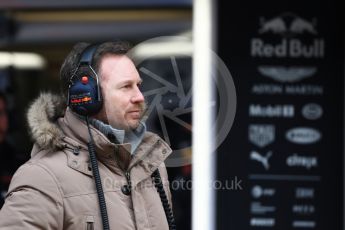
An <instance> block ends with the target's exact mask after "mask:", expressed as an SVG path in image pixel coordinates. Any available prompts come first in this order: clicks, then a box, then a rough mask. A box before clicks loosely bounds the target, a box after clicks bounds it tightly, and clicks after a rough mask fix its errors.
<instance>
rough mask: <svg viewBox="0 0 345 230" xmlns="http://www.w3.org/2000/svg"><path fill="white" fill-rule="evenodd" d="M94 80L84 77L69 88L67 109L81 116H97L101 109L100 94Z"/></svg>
mask: <svg viewBox="0 0 345 230" xmlns="http://www.w3.org/2000/svg"><path fill="white" fill-rule="evenodd" d="M98 88H99V87H98V85H97V82H96V80H95V78H93V77H90V76H87V75H84V76H83V77H82V78H79V79H78V80H77V81H76V82H74V84H73V85H71V86H70V88H69V98H68V103H69V107H70V108H71V109H72V111H74V112H75V113H77V114H79V115H82V116H92V115H95V114H97V113H98V112H99V111H100V110H101V108H102V104H103V102H102V96H101V92H98Z"/></svg>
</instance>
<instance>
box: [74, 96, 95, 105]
mask: <svg viewBox="0 0 345 230" xmlns="http://www.w3.org/2000/svg"><path fill="white" fill-rule="evenodd" d="M91 100H92V99H91V97H82V98H72V99H71V104H82V103H87V102H91Z"/></svg>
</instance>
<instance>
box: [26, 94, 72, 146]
mask: <svg viewBox="0 0 345 230" xmlns="http://www.w3.org/2000/svg"><path fill="white" fill-rule="evenodd" d="M65 107H66V106H65V102H64V100H63V97H62V96H58V95H54V94H51V93H41V94H40V96H39V97H38V98H37V99H36V100H34V102H33V103H32V104H31V105H30V107H29V109H28V112H27V121H28V125H29V132H30V135H31V138H32V139H33V140H34V141H35V142H36V143H37V144H38V145H39V146H40V147H41V148H48V149H49V148H53V149H54V148H60V147H62V146H61V138H62V137H63V136H64V135H63V132H62V131H61V129H60V128H59V126H58V125H57V119H58V118H59V117H62V116H63V115H64V113H65Z"/></svg>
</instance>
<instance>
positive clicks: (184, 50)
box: [0, 0, 345, 230]
mask: <svg viewBox="0 0 345 230" xmlns="http://www.w3.org/2000/svg"><path fill="white" fill-rule="evenodd" d="M195 2H197V0H195V1H194V3H193V1H192V0H164V1H160V0H141V1H139V0H135V1H125V0H100V1H93V0H69V1H63V0H62V1H54V2H53V1H43V0H30V1H25V0H11V1H9V0H8V1H7V0H2V1H0V47H1V48H0V92H2V93H3V94H4V95H5V96H6V105H7V106H4V103H1V97H0V122H1V123H0V124H2V125H1V126H0V128H2V130H3V131H1V130H0V134H2V136H5V133H6V137H4V138H1V136H0V142H1V143H2V144H1V145H2V147H1V148H0V153H1V154H0V157H1V161H0V163H1V167H0V171H1V174H0V179H1V181H0V182H1V185H0V186H1V187H0V189H1V192H2V194H1V195H2V196H3V195H4V194H5V193H6V186H8V183H9V181H10V179H11V175H12V174H13V172H14V171H15V170H16V168H17V167H18V166H19V165H20V164H22V163H23V162H25V161H26V160H27V159H28V158H29V153H30V151H31V147H32V143H31V140H30V138H29V135H28V133H27V124H26V120H25V114H26V110H27V108H28V106H29V103H30V102H31V101H32V100H33V99H34V98H35V97H36V96H37V95H38V94H39V93H40V92H41V91H53V92H59V69H60V65H61V63H62V61H63V59H64V57H65V56H66V55H67V53H68V52H69V51H70V49H71V48H72V47H73V45H74V44H75V43H76V42H79V41H85V42H93V43H96V42H102V41H110V40H115V39H121V40H127V41H129V42H131V43H132V45H133V46H134V47H135V48H136V49H135V51H134V52H135V54H136V56H137V58H138V60H137V63H136V64H137V68H138V70H139V73H140V75H141V77H142V78H143V80H144V84H143V88H142V90H143V92H144V96H145V98H146V100H147V102H148V105H149V113H148V117H147V125H148V129H149V130H152V131H154V132H156V133H158V134H159V135H160V136H161V137H163V138H164V139H165V141H167V143H169V144H170V146H171V147H172V149H173V150H174V154H173V155H172V156H171V157H170V158H169V159H168V161H167V166H168V172H169V179H170V182H171V191H172V194H173V197H174V200H173V208H174V214H175V218H176V221H177V226H178V229H186V230H187V229H191V190H192V181H191V152H192V150H191V146H192V145H191V129H192V119H191V111H192V109H191V108H192V91H191V87H192V61H193V60H192V55H193V40H194V39H195V38H194V39H193V37H192V35H193V33H192V29H193V4H195ZM213 6H214V11H213V18H207V17H205V18H204V19H203V20H206V21H205V23H206V22H208V20H211V21H212V23H213V24H212V25H213V27H214V28H213V29H214V30H213V32H212V37H213V43H214V50H213V51H214V55H215V56H216V58H215V60H216V62H215V63H214V66H212V67H213V69H214V76H213V77H214V88H215V92H216V93H215V101H214V104H213V108H212V109H213V110H215V114H216V118H217V119H216V120H215V122H214V123H215V124H216V125H215V126H217V129H216V131H217V132H218V133H217V136H216V137H215V139H217V140H216V142H217V151H216V152H217V153H216V155H215V156H216V158H217V159H216V165H215V171H216V178H215V183H213V184H212V185H210V186H213V188H214V191H215V194H216V202H215V204H214V205H215V210H216V226H215V228H214V229H234V230H242V229H279V230H285V229H320V230H324V229H335V230H341V229H344V219H345V218H344V134H343V130H344V51H345V48H344V41H345V40H344V31H345V30H344V21H345V20H344V10H345V8H344V2H343V1H341V0H330V1H322V0H317V1H313V3H308V2H303V3H302V2H300V1H297V0H280V1H278V2H277V1H272V0H265V1H259V2H252V1H249V0H244V1H241V2H228V1H213ZM197 36H200V37H202V36H206V35H203V34H200V35H197ZM197 48H199V49H202V48H203V47H197ZM194 71H195V73H196V76H197V69H195V70H194ZM202 80H203V79H201V81H202ZM234 100H236V102H237V105H236V103H234ZM235 112H236V115H235ZM5 113H6V114H8V116H7V118H5V115H4V114H5ZM232 121H233V122H232ZM7 123H8V125H4V124H7ZM7 126H8V128H7ZM4 130H7V131H6V132H5V131H4ZM220 133H221V134H222V135H219V134H220ZM4 140H6V145H5V144H3V143H5V141H4ZM9 152H11V153H12V154H8V153H9ZM194 154H197V153H194ZM11 162H12V163H11ZM205 208H208V207H206V206H205Z"/></svg>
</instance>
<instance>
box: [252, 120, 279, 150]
mask: <svg viewBox="0 0 345 230" xmlns="http://www.w3.org/2000/svg"><path fill="white" fill-rule="evenodd" d="M274 139H275V127H274V126H273V125H250V126H249V141H250V142H251V143H253V144H255V145H257V146H259V147H261V148H262V147H265V146H267V145H269V144H271V143H272V142H273V141H274Z"/></svg>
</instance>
